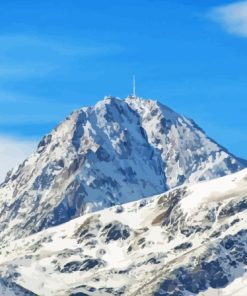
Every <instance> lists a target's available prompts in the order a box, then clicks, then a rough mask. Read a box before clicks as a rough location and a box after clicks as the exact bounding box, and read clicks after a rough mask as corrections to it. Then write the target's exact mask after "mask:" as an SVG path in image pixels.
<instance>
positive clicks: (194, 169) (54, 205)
mask: <svg viewBox="0 0 247 296" xmlns="http://www.w3.org/2000/svg"><path fill="white" fill-rule="evenodd" d="M245 166H246V163H245V162H243V161H242V160H241V159H238V158H237V157H234V156H233V155H231V154H229V153H228V152H227V151H226V150H225V149H224V148H222V147H221V146H220V145H218V144H217V143H216V142H214V141H212V140H211V139H210V138H208V137H207V136H206V135H205V133H204V132H203V131H202V130H201V129H200V128H198V127H197V126H196V125H195V123H194V122H193V121H191V120H190V119H188V118H186V117H184V116H181V115H179V114H177V113H176V112H174V111H173V110H171V109H170V108H168V107H166V106H164V105H162V104H161V103H159V102H158V101H155V100H150V99H147V100H146V99H143V98H139V97H127V98H126V99H124V100H121V99H120V98H118V97H112V96H107V97H105V98H104V99H103V100H101V101H99V102H98V103H97V104H96V105H95V106H91V107H84V108H81V109H80V110H77V111H75V112H73V113H72V114H71V115H70V116H69V117H68V118H67V119H66V120H65V121H63V122H62V123H61V124H60V125H59V126H58V127H57V128H55V129H54V130H53V131H52V132H51V133H50V134H48V135H46V136H45V137H44V138H43V139H42V140H41V142H40V143H39V146H38V149H37V151H36V152H35V153H34V154H32V155H31V156H30V157H29V158H28V159H27V160H26V161H25V162H23V163H22V164H21V165H20V166H19V168H18V169H17V170H15V171H13V172H12V173H10V174H9V175H8V176H7V178H6V180H5V182H4V183H3V184H2V185H1V186H0V200H2V201H4V202H3V203H2V204H1V205H0V225H1V226H0V231H1V233H2V237H3V238H4V237H7V236H11V237H14V238H18V237H21V236H26V235H29V234H30V233H33V232H37V231H40V230H42V229H44V228H47V227H50V226H54V225H57V224H61V223H63V222H66V221H68V220H71V219H72V218H75V217H77V216H80V215H82V214H85V213H88V212H92V211H96V210H100V209H103V208H107V207H110V206H112V205H118V204H123V203H126V202H130V201H134V200H138V199H141V198H143V197H147V196H151V195H154V194H159V193H162V192H164V191H166V190H168V189H170V188H173V187H175V186H178V185H182V184H189V183H194V182H197V181H201V180H209V179H213V178H216V177H220V176H223V175H226V174H230V173H232V172H236V171H238V170H240V169H242V168H244V167H245ZM7 221H11V222H8V223H7Z"/></svg>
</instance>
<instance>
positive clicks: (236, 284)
mask: <svg viewBox="0 0 247 296" xmlns="http://www.w3.org/2000/svg"><path fill="white" fill-rule="evenodd" d="M0 291H1V295H4V296H6V295H12V296H15V295H28V296H32V295H40V296H90V295H91V296H92V295H93V296H107V295H109V296H110V295H111V296H112V295H117V296H118V295H124V296H149V295H150V296H151V295H152V296H153V295H154V296H159V295H160V296H161V295H162V296H193V295H200V296H214V295H215V296H218V295H221V296H245V295H247V169H245V170H242V171H241V172H238V173H235V174H233V175H229V176H225V177H222V178H219V179H215V180H211V181H205V182H200V183H198V184H194V185H184V186H180V187H178V188H175V189H172V190H170V191H168V192H166V193H164V194H161V195H158V196H154V197H151V198H147V199H143V200H140V201H135V202H131V203H128V204H125V205H121V206H115V207H111V208H109V209H105V210H102V211H99V212H96V213H89V214H85V215H83V216H82V217H79V218H77V219H74V220H72V221H70V222H67V223H64V224H62V225H59V226H57V227H52V228H49V229H47V230H44V231H41V232H39V233H36V234H34V235H31V236H29V237H27V238H24V239H20V240H16V241H9V242H8V244H7V245H6V246H5V247H2V248H0ZM8 293H9V294H8ZM18 293H19V294H18Z"/></svg>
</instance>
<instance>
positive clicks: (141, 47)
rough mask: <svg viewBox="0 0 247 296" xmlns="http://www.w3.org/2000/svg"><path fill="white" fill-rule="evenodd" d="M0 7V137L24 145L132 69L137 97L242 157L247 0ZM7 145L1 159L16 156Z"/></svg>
mask: <svg viewBox="0 0 247 296" xmlns="http://www.w3.org/2000/svg"><path fill="white" fill-rule="evenodd" d="M0 9H1V18H0V144H1V143H6V140H7V141H8V143H9V144H10V146H11V143H12V144H15V145H19V144H20V147H23V145H24V146H25V147H27V146H29V147H30V151H31V150H32V149H34V148H33V147H34V145H35V144H36V142H37V141H38V139H39V138H40V137H41V136H42V135H43V134H45V133H48V132H49V131H50V130H51V129H52V128H53V127H54V126H55V125H56V124H57V123H58V122H59V121H61V120H62V119H63V118H64V117H65V116H66V115H67V114H69V113H70V112H71V111H72V110H73V109H75V108H79V107H81V106H84V105H91V104H94V103H95V102H96V101H98V100H99V99H101V98H103V96H104V95H109V94H110V95H115V96H119V97H126V96H127V95H128V94H129V93H130V92H131V83H132V81H131V80H132V74H133V73H135V75H136V80H137V94H138V95H139V96H142V97H147V98H154V99H158V100H159V101H161V102H162V103H164V104H166V105H168V106H170V107H171V108H173V109H175V110H176V111H177V112H180V113H182V114H184V115H186V116H188V117H191V118H193V119H194V120H195V121H196V122H197V123H198V124H199V125H200V126H201V127H202V128H203V129H204V130H205V131H206V132H207V134H208V135H209V136H210V137H212V138H214V139H215V140H216V141H217V142H219V143H220V144H222V145H224V146H225V147H226V148H228V149H229V150H230V151H231V152H233V153H234V154H236V155H238V156H241V157H245V158H247V149H246V147H247V133H246V127H247V117H246V114H247V86H246V78H247V77H246V76H247V71H246V69H247V54H246V52H247V51H246V46H247V1H242V2H233V1H212V0H204V1H197V0H136V1H133V0H132V1H130V0H125V1H122V0H119V1H113V0H90V1H82V0H73V1H69V0H43V1H34V0H22V1H19V0H12V1H2V2H1V3H0ZM1 141H2V142H1ZM4 141H5V142H4ZM2 145H3V144H2ZM5 147H8V149H7V148H6V149H7V150H6V152H4V151H3V152H2V153H1V154H0V162H3V161H4V159H5V157H4V155H5V153H9V156H11V153H13V154H14V155H15V156H16V155H17V152H16V151H11V149H9V146H8V145H5ZM20 151H22V153H21V157H23V149H20ZM30 151H29V150H28V149H25V153H29V152H30ZM25 153H24V154H25ZM10 158H11V157H10ZM11 165H13V164H12V163H11V164H9V163H8V164H6V167H8V166H11ZM0 177H1V170H0Z"/></svg>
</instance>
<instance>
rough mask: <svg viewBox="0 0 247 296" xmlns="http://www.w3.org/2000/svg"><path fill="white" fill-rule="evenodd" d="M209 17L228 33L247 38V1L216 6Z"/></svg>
mask: <svg viewBox="0 0 247 296" xmlns="http://www.w3.org/2000/svg"><path fill="white" fill-rule="evenodd" d="M209 17H210V18H211V19H212V20H214V21H216V22H218V23H219V24H220V25H221V26H223V28H224V29H225V30H226V31H227V32H228V33H231V34H235V35H238V36H241V37H245V38H247V1H240V2H235V3H232V4H228V5H223V6H218V7H215V8H213V9H212V10H211V11H210V13H209Z"/></svg>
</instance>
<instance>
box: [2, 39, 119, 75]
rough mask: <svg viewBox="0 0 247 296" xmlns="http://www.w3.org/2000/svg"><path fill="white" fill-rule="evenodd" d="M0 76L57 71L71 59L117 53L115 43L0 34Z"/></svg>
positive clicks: (43, 73) (41, 73)
mask: <svg viewBox="0 0 247 296" xmlns="http://www.w3.org/2000/svg"><path fill="white" fill-rule="evenodd" d="M0 44H1V46H0V78H2V79H9V78H14V79H16V78H20V79H25V78H29V77H31V78H33V77H40V76H47V75H48V74H51V73H54V72H56V73H58V72H59V71H61V68H62V67H63V66H64V65H66V64H70V62H71V61H75V60H78V61H82V60H83V59H88V58H90V57H97V56H105V55H112V54H118V53H120V52H122V48H121V47H120V46H118V45H116V44H110V43H106V44H105V43H99V42H94V41H89V40H83V39H81V40H59V39H57V40H55V39H54V40H52V39H51V38H50V37H40V36H39V37H36V36H33V35H18V34H17V35H0Z"/></svg>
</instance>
